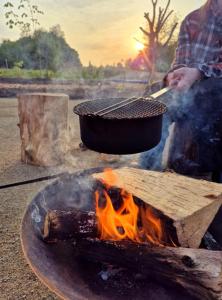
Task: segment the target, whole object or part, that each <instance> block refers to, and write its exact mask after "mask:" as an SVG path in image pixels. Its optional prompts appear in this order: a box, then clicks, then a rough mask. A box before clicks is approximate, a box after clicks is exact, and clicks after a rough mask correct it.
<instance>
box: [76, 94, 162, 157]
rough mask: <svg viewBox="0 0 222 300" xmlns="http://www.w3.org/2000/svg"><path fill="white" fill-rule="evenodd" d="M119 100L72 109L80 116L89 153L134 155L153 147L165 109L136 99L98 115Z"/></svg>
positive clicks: (157, 138)
mask: <svg viewBox="0 0 222 300" xmlns="http://www.w3.org/2000/svg"><path fill="white" fill-rule="evenodd" d="M121 101H122V99H100V100H94V101H93V100H92V101H87V102H83V103H81V104H78V105H77V106H75V107H74V112H75V113H76V114H77V115H79V120H80V132H81V139H82V142H83V143H84V144H85V145H86V147H88V148H89V149H91V150H94V151H97V152H100V153H108V154H133V153H139V152H143V151H147V150H149V149H151V148H153V147H155V146H156V145H157V144H158V143H159V141H160V139H161V132H162V116H163V114H164V113H165V112H166V106H165V105H164V104H163V103H161V102H159V101H156V100H150V99H147V98H138V99H135V101H133V103H130V104H128V105H126V106H124V107H121V108H119V109H118V110H114V111H113V110H112V109H111V110H110V112H109V113H105V114H104V115H99V114H98V113H97V112H98V111H103V110H104V108H106V107H110V106H111V107H112V106H113V107H114V106H115V105H116V104H117V103H119V102H121Z"/></svg>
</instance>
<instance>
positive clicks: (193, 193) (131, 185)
mask: <svg viewBox="0 0 222 300" xmlns="http://www.w3.org/2000/svg"><path fill="white" fill-rule="evenodd" d="M112 172H113V174H114V176H111V177H109V176H107V173H106V172H103V173H95V174H93V177H94V178H95V179H97V180H104V181H105V182H107V183H108V184H110V185H112V186H116V187H118V188H123V189H125V190H126V191H127V192H129V193H131V194H133V195H134V196H135V197H138V198H139V199H141V200H142V201H144V202H145V203H147V204H148V205H150V206H151V207H152V208H153V209H155V210H157V211H159V212H160V213H161V214H162V215H163V216H165V217H166V218H168V219H169V220H170V221H171V222H172V224H173V226H174V228H175V230H176V234H177V240H178V241H179V244H180V245H181V246H182V247H190V248H198V247H199V245H200V243H201V240H202V238H203V236H204V234H205V232H206V231H207V229H208V227H209V225H210V224H211V222H212V221H213V219H214V217H215V215H216V213H217V211H218V210H219V208H220V206H221V204H222V185H220V184H216V183H213V182H208V181H204V180H197V179H193V178H188V177H185V176H181V175H178V174H175V173H170V172H165V173H160V172H155V171H147V170H141V169H134V168H121V169H115V170H113V171H112ZM114 177H115V179H114Z"/></svg>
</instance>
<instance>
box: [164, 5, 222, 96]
mask: <svg viewBox="0 0 222 300" xmlns="http://www.w3.org/2000/svg"><path fill="white" fill-rule="evenodd" d="M210 77H213V78H222V0H208V1H207V3H206V4H205V5H204V6H203V7H201V8H200V9H198V10H195V11H194V12H192V13H191V14H189V15H188V16H187V17H186V18H185V20H184V21H183V22H182V25H181V28H180V34H179V39H178V47H177V50H176V57H175V61H174V63H173V68H172V70H171V72H170V73H169V74H168V76H167V81H168V84H169V86H171V87H172V88H174V89H175V90H176V91H184V90H188V89H189V88H190V87H191V86H192V85H193V84H194V83H195V82H196V81H198V80H201V79H203V78H210Z"/></svg>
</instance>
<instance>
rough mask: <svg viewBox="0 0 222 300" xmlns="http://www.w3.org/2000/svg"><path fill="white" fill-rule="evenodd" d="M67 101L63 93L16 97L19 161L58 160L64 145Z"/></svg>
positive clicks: (44, 162) (53, 162)
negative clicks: (19, 137) (19, 143)
mask: <svg viewBox="0 0 222 300" xmlns="http://www.w3.org/2000/svg"><path fill="white" fill-rule="evenodd" d="M68 100H69V97H68V96H67V95H63V94H49V93H40V94H37V93H31V94H21V95H19V96H18V114H19V127H20V136H21V160H22V162H24V163H27V164H34V165H38V166H53V165H57V164H59V163H61V161H62V159H63V155H64V152H66V147H67V140H66V139H67V129H68Z"/></svg>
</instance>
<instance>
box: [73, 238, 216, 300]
mask: <svg viewBox="0 0 222 300" xmlns="http://www.w3.org/2000/svg"><path fill="white" fill-rule="evenodd" d="M74 247H75V249H76V250H77V251H78V253H79V255H80V256H83V257H84V258H85V259H87V260H88V261H92V262H97V263H101V262H106V263H110V264H114V265H117V266H118V267H124V268H127V269H128V270H129V271H131V272H135V273H136V272H137V273H141V274H142V275H146V276H147V277H150V278H151V279H155V280H157V281H158V282H160V283H161V284H168V283H171V284H172V283H174V284H179V285H180V286H182V287H183V288H185V289H186V290H187V291H188V292H189V293H190V294H191V295H193V296H195V297H197V298H198V299H204V300H212V299H220V300H221V299H222V252H220V251H208V250H204V249H189V248H169V247H151V246H149V245H147V244H138V243H135V242H130V241H118V242H114V241H102V240H99V239H84V238H83V239H80V240H78V241H77V243H75V244H74Z"/></svg>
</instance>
